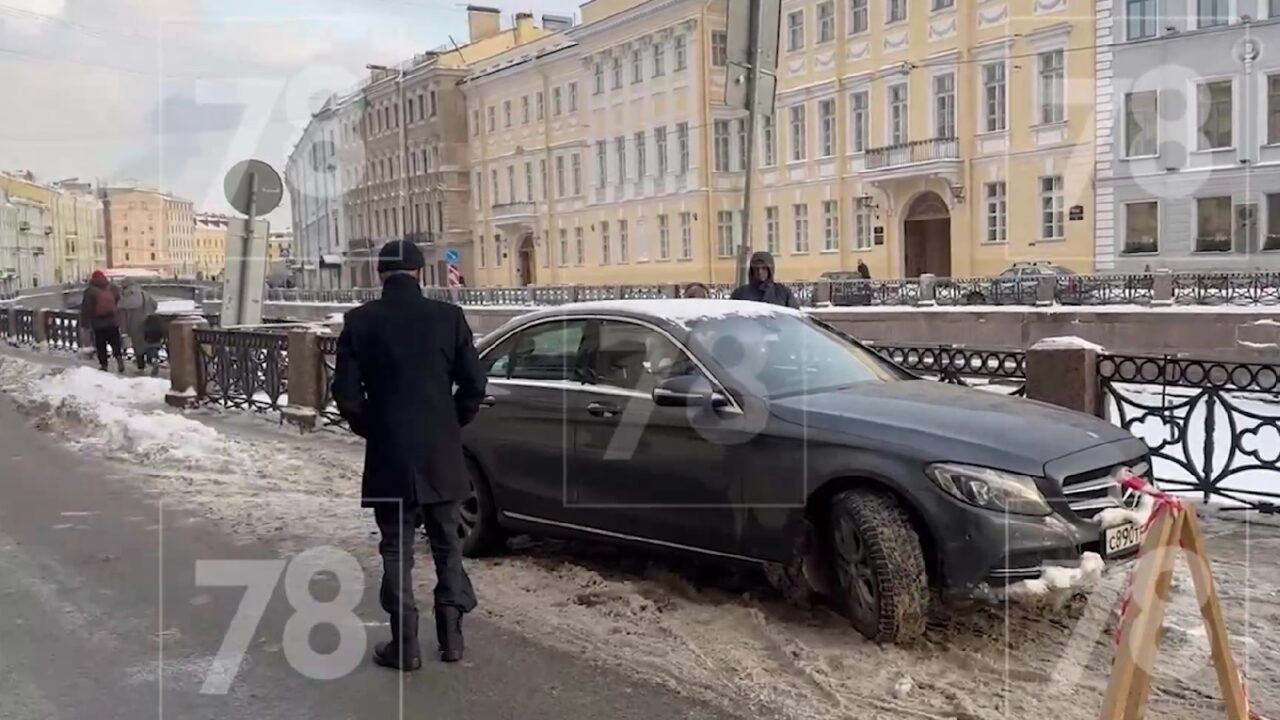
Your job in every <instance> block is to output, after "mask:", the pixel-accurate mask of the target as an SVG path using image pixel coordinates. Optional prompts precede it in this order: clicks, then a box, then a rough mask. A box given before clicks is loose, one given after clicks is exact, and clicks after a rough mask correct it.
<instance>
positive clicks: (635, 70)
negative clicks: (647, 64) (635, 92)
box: [631, 50, 644, 85]
mask: <svg viewBox="0 0 1280 720" xmlns="http://www.w3.org/2000/svg"><path fill="white" fill-rule="evenodd" d="M641 80H644V56H643V55H641V54H640V51H639V50H632V51H631V84H632V85H634V84H636V83H638V82H640V81H641Z"/></svg>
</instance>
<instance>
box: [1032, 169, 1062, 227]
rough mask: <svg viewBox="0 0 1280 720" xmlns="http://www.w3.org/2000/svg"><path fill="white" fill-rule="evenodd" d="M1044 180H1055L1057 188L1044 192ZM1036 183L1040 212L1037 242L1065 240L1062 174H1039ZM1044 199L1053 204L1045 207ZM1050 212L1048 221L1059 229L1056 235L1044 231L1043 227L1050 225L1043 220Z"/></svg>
mask: <svg viewBox="0 0 1280 720" xmlns="http://www.w3.org/2000/svg"><path fill="white" fill-rule="evenodd" d="M1046 180H1052V181H1056V182H1057V188H1056V189H1055V191H1051V192H1052V194H1049V193H1046V191H1045V187H1044V183H1045V181H1046ZM1037 185H1038V187H1037V190H1038V191H1039V194H1038V198H1039V200H1040V202H1039V205H1038V208H1039V212H1040V222H1039V225H1040V233H1039V237H1038V239H1037V242H1056V241H1059V240H1065V239H1066V237H1067V208H1066V203H1067V198H1066V192H1067V182H1066V178H1065V177H1063V176H1062V175H1041V176H1040V177H1039V178H1038V180H1037ZM1046 200H1052V201H1054V205H1053V206H1052V207H1050V208H1048V209H1046V205H1045V201H1046ZM1050 212H1051V213H1053V216H1054V217H1052V218H1051V219H1050V223H1051V224H1052V225H1053V226H1054V228H1055V229H1058V230H1060V231H1061V232H1059V233H1058V234H1056V235H1049V234H1046V233H1045V229H1046V228H1047V227H1049V225H1050V223H1046V222H1045V217H1046V215H1047V214H1048V213H1050Z"/></svg>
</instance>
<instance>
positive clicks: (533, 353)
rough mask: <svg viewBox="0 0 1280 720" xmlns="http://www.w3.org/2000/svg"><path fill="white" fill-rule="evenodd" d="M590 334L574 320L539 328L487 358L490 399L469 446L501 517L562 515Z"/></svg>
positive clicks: (472, 431) (469, 430)
mask: <svg viewBox="0 0 1280 720" xmlns="http://www.w3.org/2000/svg"><path fill="white" fill-rule="evenodd" d="M586 326H587V321H585V320H576V319H552V320H548V321H544V322H540V323H536V324H534V325H531V326H528V327H525V328H523V329H521V330H519V331H517V332H516V333H514V334H512V335H511V336H510V337H508V338H506V339H505V340H503V341H501V342H500V343H499V344H498V345H497V346H495V347H494V348H493V349H492V350H491V351H489V352H486V353H485V355H484V357H483V364H484V366H485V367H486V369H487V373H488V380H489V385H488V388H489V389H488V393H489V396H488V397H487V398H486V399H485V404H484V406H483V407H482V408H481V411H480V414H479V416H478V417H477V418H476V421H475V422H474V423H472V424H471V425H470V426H469V427H468V428H467V433H468V435H467V440H468V446H469V447H471V448H472V450H473V452H475V453H476V455H477V457H478V459H479V460H480V461H481V464H482V467H483V468H484V470H485V472H486V475H487V477H488V478H489V480H490V485H491V486H492V488H493V491H494V495H495V499H496V500H497V502H498V506H499V507H501V508H502V509H503V511H504V512H516V513H521V514H527V515H532V516H535V517H545V518H552V519H556V518H560V516H561V514H562V513H563V507H564V502H563V498H564V492H563V487H564V483H563V478H564V476H565V472H566V469H567V467H568V463H569V457H570V455H571V454H572V452H573V428H572V418H574V417H576V416H578V415H579V414H580V413H578V412H576V409H577V406H575V405H574V403H579V404H582V403H581V401H582V396H581V394H580V393H577V392H574V391H573V389H574V388H575V387H580V386H581V384H582V382H581V380H580V379H578V378H577V373H578V358H579V353H580V350H581V347H582V345H583V342H584V338H585V330H586Z"/></svg>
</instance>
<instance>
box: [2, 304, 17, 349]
mask: <svg viewBox="0 0 1280 720" xmlns="http://www.w3.org/2000/svg"><path fill="white" fill-rule="evenodd" d="M5 312H7V313H8V314H9V337H6V338H4V340H5V341H6V342H7V341H9V339H10V338H13V337H17V335H18V306H17V305H10V306H9V307H8V308H7V309H6V310H5Z"/></svg>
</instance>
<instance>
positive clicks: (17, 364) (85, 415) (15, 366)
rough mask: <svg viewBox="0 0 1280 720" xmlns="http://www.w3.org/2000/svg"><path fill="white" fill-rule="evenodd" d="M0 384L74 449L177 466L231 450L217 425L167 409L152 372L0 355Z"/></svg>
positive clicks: (164, 384) (161, 383)
mask: <svg viewBox="0 0 1280 720" xmlns="http://www.w3.org/2000/svg"><path fill="white" fill-rule="evenodd" d="M0 389H2V390H4V391H6V392H8V393H10V394H12V395H13V396H14V397H15V398H16V399H17V400H18V401H19V402H20V403H21V404H23V405H25V406H27V407H28V408H29V409H34V410H37V411H38V412H39V413H40V417H39V422H40V424H41V425H43V426H44V427H47V428H53V429H57V430H59V431H61V432H63V433H64V434H66V435H67V437H68V439H69V441H70V442H71V443H72V444H73V445H77V446H80V447H82V448H88V449H92V450H96V451H103V452H108V453H112V454H119V455H122V456H125V457H127V458H129V459H133V460H143V461H160V460H168V461H176V462H178V463H181V464H189V463H192V462H195V461H199V460H202V459H204V458H226V457H230V456H233V455H235V454H236V451H235V449H234V447H233V444H232V443H230V442H229V441H227V440H225V439H224V438H223V437H222V436H221V435H220V434H219V433H218V431H216V430H214V429H213V428H211V427H208V426H207V425H204V424H202V423H200V422H197V421H195V420H192V419H190V418H187V417H184V416H182V415H179V414H177V413H175V412H171V411H169V410H167V409H166V407H165V404H164V396H165V392H166V391H167V390H168V382H167V381H165V380H161V379H158V378H150V377H121V376H119V375H113V374H109V373H104V372H101V371H98V370H93V369H91V368H86V367H74V368H69V369H60V368H53V367H45V366H40V365H34V364H32V363H29V362H25V361H22V360H17V359H14V358H0Z"/></svg>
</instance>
